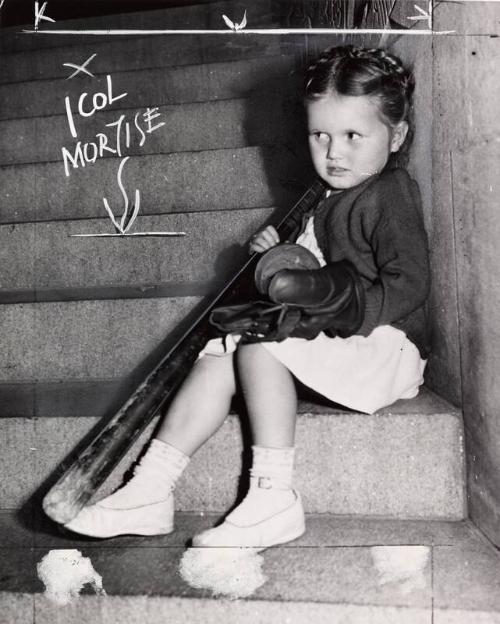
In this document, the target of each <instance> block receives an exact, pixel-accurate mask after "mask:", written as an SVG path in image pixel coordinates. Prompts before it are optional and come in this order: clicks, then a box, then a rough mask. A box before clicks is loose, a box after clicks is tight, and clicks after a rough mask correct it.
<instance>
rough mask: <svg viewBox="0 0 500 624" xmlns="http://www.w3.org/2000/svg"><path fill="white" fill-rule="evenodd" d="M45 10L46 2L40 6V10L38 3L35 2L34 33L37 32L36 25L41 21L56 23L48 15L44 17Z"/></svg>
mask: <svg viewBox="0 0 500 624" xmlns="http://www.w3.org/2000/svg"><path fill="white" fill-rule="evenodd" d="M46 8H47V3H46V2H44V3H43V4H42V8H40V7H39V5H38V2H35V32H36V31H38V25H39V24H40V22H41V20H45V21H46V22H55V21H56V20H53V19H52V18H51V17H49V16H48V15H44V13H45V9H46Z"/></svg>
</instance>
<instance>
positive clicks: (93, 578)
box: [37, 549, 106, 605]
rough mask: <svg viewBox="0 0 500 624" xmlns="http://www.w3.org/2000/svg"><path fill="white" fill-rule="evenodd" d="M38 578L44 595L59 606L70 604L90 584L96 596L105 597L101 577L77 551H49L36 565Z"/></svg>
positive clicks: (87, 559) (88, 560)
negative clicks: (42, 586) (43, 586)
mask: <svg viewBox="0 0 500 624" xmlns="http://www.w3.org/2000/svg"><path fill="white" fill-rule="evenodd" d="M37 572H38V577H39V578H40V580H41V581H42V582H43V584H44V585H45V595H46V596H47V598H49V599H50V600H52V601H54V602H56V603H57V604H60V605H65V604H68V603H69V602H71V600H72V599H73V598H75V597H76V596H78V594H79V593H80V591H81V590H82V588H83V586H84V585H87V584H91V585H92V586H93V587H94V590H95V591H96V593H97V594H102V595H105V594H106V592H105V591H104V589H103V587H102V577H101V575H100V574H98V573H97V572H96V571H95V570H94V568H93V567H92V563H91V561H90V559H89V558H88V557H83V556H82V553H81V552H80V551H79V550H75V549H65V550H51V551H49V552H48V553H47V554H46V555H45V557H44V558H43V559H42V560H41V561H40V562H39V563H38V564H37Z"/></svg>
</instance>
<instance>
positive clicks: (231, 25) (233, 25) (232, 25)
mask: <svg viewBox="0 0 500 624" xmlns="http://www.w3.org/2000/svg"><path fill="white" fill-rule="evenodd" d="M222 19H223V20H224V21H225V22H226V25H227V26H228V27H229V28H230V29H231V30H233V31H234V32H238V31H239V30H243V29H244V28H245V26H246V25H247V12H246V11H245V14H244V15H243V19H242V20H241V22H240V23H239V24H238V23H237V22H233V21H232V20H230V19H229V17H228V16H227V15H223V16H222Z"/></svg>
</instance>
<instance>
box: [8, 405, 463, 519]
mask: <svg viewBox="0 0 500 624" xmlns="http://www.w3.org/2000/svg"><path fill="white" fill-rule="evenodd" d="M97 421H98V419H97V418H79V417H75V418H43V419H36V420H28V419H18V418H12V419H3V420H1V421H0V427H1V431H2V438H3V441H4V444H3V448H5V449H6V453H5V454H3V455H2V457H1V458H0V462H1V468H2V474H3V475H5V478H4V479H3V482H2V486H1V487H2V489H1V498H0V505H1V506H2V507H5V508H8V507H16V506H18V505H19V504H21V503H22V502H23V501H26V500H27V499H28V498H29V496H30V495H31V494H32V493H33V492H34V491H35V490H36V489H37V488H38V487H39V486H40V485H41V483H42V482H43V480H44V479H45V478H46V477H48V475H49V474H51V473H52V472H53V471H54V470H55V469H56V467H57V466H58V464H59V462H60V461H61V460H62V459H63V458H64V457H65V456H66V455H67V454H68V452H70V451H71V450H72V449H73V447H74V446H75V445H76V443H77V442H78V441H79V440H80V439H81V438H82V437H83V436H84V435H85V434H86V433H87V432H88V431H89V430H90V429H91V427H92V426H93V425H94V424H95V423H96V422H97ZM150 434H151V427H150V428H149V429H148V430H147V431H146V432H145V433H144V434H143V436H142V438H141V439H140V440H139V442H138V443H137V444H136V445H135V446H134V448H133V449H132V451H131V452H130V453H129V455H128V456H127V457H126V458H125V459H124V460H123V461H122V462H121V464H120V465H119V466H118V467H117V469H116V471H115V473H113V475H112V477H111V478H110V479H109V482H108V483H106V484H105V486H104V487H103V489H102V490H101V492H100V493H99V496H98V497H101V496H102V495H103V494H105V493H108V492H109V491H111V489H113V488H114V487H116V486H117V485H118V484H119V483H120V480H121V475H122V474H123V472H124V471H125V470H126V469H128V468H129V467H130V464H131V462H132V459H133V457H135V456H136V454H137V453H138V451H139V450H140V448H141V447H142V445H143V443H144V441H145V440H146V439H147V438H148V437H149V435H150ZM296 442H297V449H298V450H297V461H296V472H295V474H296V477H295V483H296V487H297V489H298V490H299V491H300V492H301V494H302V497H303V500H304V505H305V508H306V510H307V511H308V512H315V513H335V514H359V515H370V516H387V517H397V518H448V519H457V520H458V519H461V518H463V517H464V509H465V500H464V492H463V461H462V452H463V436H462V429H461V425H460V421H459V419H458V418H457V416H456V415H447V414H436V415H428V416H423V415H415V416H412V415H407V414H405V415H394V414H393V415H391V414H387V415H380V414H379V415H375V416H367V415H360V414H335V415H332V414H324V415H321V414H319V415H318V414H315V415H307V414H305V415H300V416H299V418H298V424H297V437H296ZM30 448H34V449H36V450H30ZM241 452H242V441H241V427H240V423H239V420H238V419H237V418H236V417H234V416H230V417H229V418H228V419H227V420H226V422H225V424H224V425H223V426H222V428H221V429H220V430H219V431H218V432H217V434H216V435H215V436H214V437H213V438H212V439H211V440H210V441H209V442H208V443H207V444H206V445H205V446H204V447H202V449H201V450H200V451H199V452H198V453H197V454H196V455H195V457H194V458H193V460H192V462H191V464H190V465H189V467H188V469H187V471H186V473H185V474H184V475H183V477H182V478H181V481H180V482H179V485H178V488H177V493H176V506H177V508H178V509H180V510H188V511H224V510H227V509H228V508H229V507H230V506H231V505H232V503H233V502H234V500H235V497H236V492H237V483H238V477H239V475H240V472H241V465H242V464H241ZM429 458H432V461H429ZM19 475H21V478H18V476H19Z"/></svg>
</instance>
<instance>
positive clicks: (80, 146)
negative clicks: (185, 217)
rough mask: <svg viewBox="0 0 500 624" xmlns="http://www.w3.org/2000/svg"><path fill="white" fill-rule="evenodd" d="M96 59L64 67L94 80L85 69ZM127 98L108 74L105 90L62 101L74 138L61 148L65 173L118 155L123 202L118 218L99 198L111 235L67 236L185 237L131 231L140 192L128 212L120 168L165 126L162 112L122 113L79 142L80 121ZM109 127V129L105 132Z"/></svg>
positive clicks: (125, 93)
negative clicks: (133, 149)
mask: <svg viewBox="0 0 500 624" xmlns="http://www.w3.org/2000/svg"><path fill="white" fill-rule="evenodd" d="M95 56H96V55H95V54H93V55H92V56H90V57H89V58H88V59H87V60H86V61H85V63H83V65H75V64H72V63H64V65H65V66H68V67H74V68H76V72H75V73H74V74H73V76H74V75H76V74H78V73H79V72H80V71H83V72H84V73H87V74H89V75H91V76H92V77H94V76H93V75H92V74H91V73H90V72H89V71H87V69H86V66H87V65H88V63H90V61H92V59H93V58H94V57H95ZM70 77H72V76H70ZM127 95H128V93H127V92H121V93H118V92H116V91H115V90H113V80H112V78H111V75H110V74H107V75H106V88H105V89H104V90H100V91H97V92H96V93H93V94H91V93H89V92H87V91H85V92H83V93H81V94H80V95H79V96H78V98H77V100H76V101H72V99H71V97H70V96H69V95H68V96H66V97H65V98H64V108H65V111H66V120H67V123H68V129H69V132H70V134H71V136H72V137H73V139H76V143H74V145H73V146H71V147H66V146H62V148H61V152H62V160H63V165H64V174H65V175H66V177H69V175H70V173H71V171H72V170H74V169H78V168H83V167H85V166H86V165H89V164H94V163H95V162H97V160H98V159H100V158H103V157H104V156H117V157H119V158H121V159H122V160H121V162H120V165H119V167H118V172H117V175H116V179H117V183H118V188H119V189H120V192H121V194H122V197H123V202H124V208H123V212H122V215H121V217H120V218H118V217H116V216H115V213H114V212H113V210H112V209H111V206H110V205H109V202H108V200H107V198H106V197H103V198H102V201H103V204H104V208H105V210H106V213H107V215H108V217H109V218H110V220H111V223H112V224H113V227H114V229H115V233H114V234H108V233H102V234H71V235H70V236H92V237H94V236H185V232H136V233H133V232H130V229H131V227H132V225H133V224H134V222H135V220H136V219H137V216H138V214H139V209H140V204H141V196H140V192H139V189H136V190H135V200H134V204H133V207H132V210H129V206H130V201H129V198H128V195H127V192H126V190H125V187H124V185H123V180H122V177H123V169H124V166H125V163H126V162H127V161H128V159H129V156H127V155H125V154H126V152H127V150H129V149H130V148H131V147H132V145H133V142H134V141H135V143H136V144H137V145H138V146H139V147H142V146H143V145H144V143H145V142H146V139H147V137H148V135H150V134H152V133H153V132H156V131H157V130H159V129H160V128H162V127H163V126H164V125H165V122H164V121H161V120H160V117H161V112H160V111H159V109H158V107H152V108H151V107H147V108H145V109H144V110H139V111H136V112H135V114H133V116H131V117H130V118H128V119H127V115H126V114H124V113H121V114H119V115H118V117H117V118H116V119H115V120H114V121H111V122H108V123H106V124H104V127H103V128H102V131H101V132H97V133H96V134H95V137H94V138H93V139H92V140H88V141H83V140H79V133H80V130H81V129H80V125H81V122H82V121H84V120H85V119H88V118H91V117H93V116H94V115H95V114H96V113H98V112H99V111H102V110H105V109H109V107H110V106H111V105H113V104H114V103H115V102H119V101H120V100H123V99H124V98H126V97H127ZM108 128H109V130H107V129H108Z"/></svg>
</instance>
